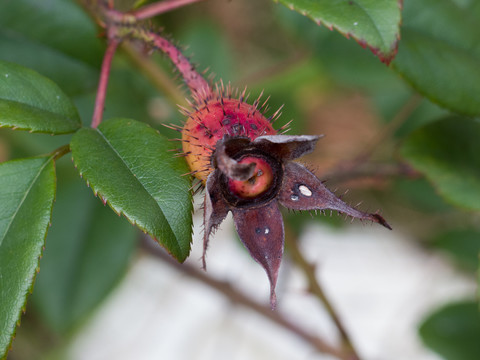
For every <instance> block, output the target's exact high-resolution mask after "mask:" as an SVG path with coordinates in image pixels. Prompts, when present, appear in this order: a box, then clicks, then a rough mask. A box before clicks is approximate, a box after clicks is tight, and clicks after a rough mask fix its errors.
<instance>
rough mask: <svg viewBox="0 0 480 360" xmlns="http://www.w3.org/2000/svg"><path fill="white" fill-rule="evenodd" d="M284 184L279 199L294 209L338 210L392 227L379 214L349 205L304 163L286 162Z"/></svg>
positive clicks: (284, 204) (281, 202) (388, 227)
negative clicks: (365, 211)
mask: <svg viewBox="0 0 480 360" xmlns="http://www.w3.org/2000/svg"><path fill="white" fill-rule="evenodd" d="M284 171H285V173H284V177H283V182H282V186H281V188H280V192H279V194H278V201H279V202H280V204H282V205H283V206H285V207H287V208H289V209H293V210H325V209H330V210H336V211H338V212H340V213H344V214H346V215H348V216H352V217H354V218H357V219H362V220H370V221H373V222H376V223H379V224H381V225H383V226H385V227H386V228H387V229H390V230H391V229H392V228H391V227H390V225H389V224H388V223H387V222H386V221H385V219H384V218H383V217H382V216H380V215H379V214H369V213H364V212H362V211H359V210H357V209H355V208H352V207H350V206H348V205H347V204H346V203H344V202H343V201H342V200H340V199H339V198H338V197H337V196H336V195H335V194H334V193H332V192H331V191H330V190H328V189H327V188H326V187H325V186H324V185H323V184H322V182H321V181H320V180H319V179H318V178H317V177H316V176H315V175H314V174H313V173H311V172H310V171H309V170H307V169H306V168H305V167H304V166H303V165H300V164H298V163H294V162H289V163H286V164H285V170H284Z"/></svg>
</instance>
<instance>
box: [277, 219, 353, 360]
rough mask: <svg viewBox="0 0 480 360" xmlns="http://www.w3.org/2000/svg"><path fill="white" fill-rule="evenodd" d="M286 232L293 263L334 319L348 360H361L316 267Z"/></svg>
mask: <svg viewBox="0 0 480 360" xmlns="http://www.w3.org/2000/svg"><path fill="white" fill-rule="evenodd" d="M286 230H287V232H289V233H290V234H288V235H286V236H285V244H286V246H287V249H288V250H289V251H290V255H291V257H292V259H293V261H294V262H295V263H296V264H297V266H298V267H299V268H300V269H301V270H302V271H303V273H304V275H305V277H306V278H307V281H308V287H309V291H310V293H312V294H313V295H314V296H315V297H317V299H318V300H320V302H321V303H322V304H323V306H324V307H325V309H326V310H327V312H328V314H329V315H330V317H331V318H332V320H333V322H334V323H335V326H336V327H337V329H338V332H339V333H340V337H341V340H342V345H343V348H345V349H346V350H347V351H348V353H349V355H348V357H347V358H348V359H350V360H360V357H359V356H358V353H357V351H356V350H355V347H354V345H353V343H352V341H351V339H350V336H349V335H348V333H347V331H346V329H345V326H344V325H343V323H342V321H341V320H340V317H339V316H338V314H337V312H336V311H335V309H334V307H333V305H332V303H331V302H330V300H329V299H328V298H327V296H326V294H325V292H324V291H323V289H322V286H321V285H320V283H319V282H318V280H317V277H316V276H315V265H314V264H310V263H309V262H308V261H307V259H305V257H304V256H303V253H302V252H301V251H300V248H299V247H298V239H297V238H296V237H295V236H293V234H292V232H291V231H288V229H286Z"/></svg>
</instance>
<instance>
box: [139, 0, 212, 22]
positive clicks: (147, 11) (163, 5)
mask: <svg viewBox="0 0 480 360" xmlns="http://www.w3.org/2000/svg"><path fill="white" fill-rule="evenodd" d="M200 1H203V0H164V1H162V2H156V3H153V4H150V5H147V6H144V7H142V8H140V9H138V10H136V11H133V12H131V14H132V15H133V16H135V18H136V19H137V20H144V19H149V18H151V17H154V16H156V15H160V14H163V13H165V12H168V11H172V10H175V9H177V8H179V7H182V6H185V5H188V4H193V3H196V2H200Z"/></svg>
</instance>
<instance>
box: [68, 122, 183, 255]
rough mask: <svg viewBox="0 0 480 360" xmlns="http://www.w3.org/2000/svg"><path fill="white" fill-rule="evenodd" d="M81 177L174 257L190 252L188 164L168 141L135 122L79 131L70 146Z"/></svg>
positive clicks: (112, 123)
mask: <svg viewBox="0 0 480 360" xmlns="http://www.w3.org/2000/svg"><path fill="white" fill-rule="evenodd" d="M70 146H71V149H72V156H73V159H74V162H75V165H76V166H77V168H78V171H79V172H80V174H81V175H82V177H83V178H84V179H85V180H86V181H87V183H88V184H89V185H90V186H91V187H92V189H93V191H94V192H95V193H98V194H99V195H100V196H101V197H102V198H103V199H104V201H107V202H108V204H109V205H110V206H111V207H112V208H113V210H114V211H115V212H117V213H119V214H124V215H125V216H126V217H127V218H128V219H129V221H130V222H132V223H135V224H136V225H137V226H138V227H139V228H140V229H142V230H144V231H146V232H147V233H148V234H149V235H151V236H152V237H154V238H155V239H157V241H158V242H159V243H160V244H161V245H163V246H164V247H165V248H166V249H167V250H168V251H169V252H170V253H171V254H172V255H173V256H174V257H175V258H177V259H178V260H179V261H184V260H185V259H186V257H187V256H188V254H189V251H190V242H191V231H192V216H191V213H192V200H191V195H190V191H189V187H190V181H189V179H188V178H187V177H185V176H182V174H185V173H187V172H188V168H187V166H186V164H185V162H184V161H183V160H182V159H180V158H174V156H173V153H172V152H171V151H169V150H171V147H170V144H169V141H168V139H166V138H164V137H163V136H161V135H160V134H159V133H158V132H157V131H156V130H154V129H152V128H151V127H149V126H147V125H145V124H143V123H140V122H138V121H135V120H129V119H111V120H107V121H104V122H103V123H102V124H101V125H100V126H99V127H98V129H86V128H84V129H81V130H79V131H78V132H77V133H76V134H75V135H74V136H73V138H72V142H71V144H70Z"/></svg>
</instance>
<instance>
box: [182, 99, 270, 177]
mask: <svg viewBox="0 0 480 360" xmlns="http://www.w3.org/2000/svg"><path fill="white" fill-rule="evenodd" d="M244 96H245V94H244V93H243V94H242V95H241V96H240V98H239V99H234V98H233V99H232V98H231V96H230V95H226V96H225V97H224V95H218V96H214V97H213V98H212V99H208V100H205V101H204V103H203V105H202V106H198V107H196V109H195V110H194V111H193V112H190V113H188V120H187V122H186V124H185V126H184V127H183V131H182V140H183V151H184V153H185V155H186V160H187V163H188V165H189V166H190V169H191V170H192V173H193V174H194V176H195V177H197V178H198V179H200V180H202V181H203V182H204V183H205V181H206V180H207V177H208V174H210V173H211V172H212V171H213V168H212V166H211V156H212V152H213V151H214V149H215V145H216V143H217V141H219V140H221V139H222V138H223V137H224V136H231V137H247V138H249V139H250V140H254V139H256V138H257V137H259V136H261V135H273V134H276V131H275V130H274V129H273V127H272V124H271V122H270V121H269V120H268V119H267V118H266V117H265V116H264V115H263V114H262V112H261V110H262V108H260V109H259V107H258V101H259V99H258V100H257V101H256V102H255V103H254V104H253V105H250V104H248V103H246V102H244Z"/></svg>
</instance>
